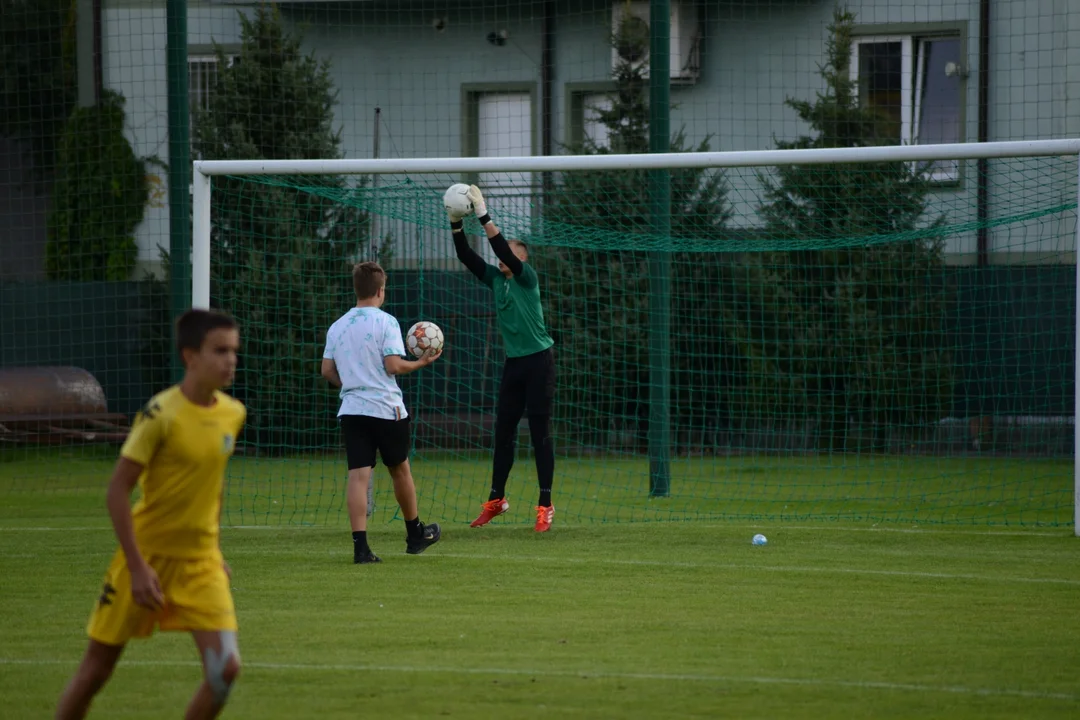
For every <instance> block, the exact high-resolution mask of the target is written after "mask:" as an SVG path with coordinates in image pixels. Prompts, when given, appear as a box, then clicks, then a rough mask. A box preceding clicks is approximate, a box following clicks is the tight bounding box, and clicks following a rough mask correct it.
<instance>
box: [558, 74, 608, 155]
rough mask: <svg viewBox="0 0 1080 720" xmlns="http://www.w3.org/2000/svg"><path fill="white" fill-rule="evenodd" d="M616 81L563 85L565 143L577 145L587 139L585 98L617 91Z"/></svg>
mask: <svg viewBox="0 0 1080 720" xmlns="http://www.w3.org/2000/svg"><path fill="white" fill-rule="evenodd" d="M615 90H616V87H615V83H614V82H611V81H610V80H608V81H601V82H573V83H566V85H565V86H564V87H563V92H564V94H565V101H564V102H565V103H566V105H565V107H566V115H565V118H564V125H563V144H564V145H565V146H567V147H575V146H577V145H578V144H580V143H582V142H584V140H585V98H587V97H589V96H590V95H604V94H610V93H613V92H615Z"/></svg>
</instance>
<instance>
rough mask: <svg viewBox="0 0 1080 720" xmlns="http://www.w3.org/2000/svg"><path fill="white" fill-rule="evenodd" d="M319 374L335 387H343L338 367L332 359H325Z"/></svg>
mask: <svg viewBox="0 0 1080 720" xmlns="http://www.w3.org/2000/svg"><path fill="white" fill-rule="evenodd" d="M319 373H320V374H321V375H322V376H323V377H324V378H326V381H327V382H328V383H330V384H331V385H333V386H334V387H338V388H339V387H341V376H340V375H338V371H337V365H336V364H335V363H334V360H333V359H332V358H323V361H322V367H321V368H320V370H319Z"/></svg>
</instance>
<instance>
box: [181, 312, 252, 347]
mask: <svg viewBox="0 0 1080 720" xmlns="http://www.w3.org/2000/svg"><path fill="white" fill-rule="evenodd" d="M236 328H237V325H236V320H234V319H233V317H232V315H229V314H228V313H225V312H221V311H220V310H198V309H191V310H188V311H187V312H185V313H184V314H183V315H181V316H180V317H179V318H177V319H176V351H177V352H179V353H181V354H183V352H184V350H194V351H196V352H198V351H199V350H201V349H202V346H203V343H204V342H206V336H207V335H209V334H210V332H211V331H212V330H235V329H236Z"/></svg>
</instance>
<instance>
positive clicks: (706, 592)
mask: <svg viewBox="0 0 1080 720" xmlns="http://www.w3.org/2000/svg"><path fill="white" fill-rule="evenodd" d="M51 457H53V460H55V459H56V458H55V456H51ZM925 460H926V462H924V463H922V464H920V462H922V459H917V460H916V461H915V462H914V463H911V462H910V459H907V458H905V459H899V458H876V459H874V460H873V461H871V460H868V459H866V458H861V459H859V460H858V461H857V462H856V460H854V459H852V460H848V461H847V462H846V463H841V462H839V461H837V460H836V459H835V458H834V459H832V460H828V459H821V458H742V459H738V460H724V461H715V462H713V461H705V460H702V459H698V460H694V461H680V463H678V464H677V467H679V466H682V467H685V468H690V469H692V470H694V472H695V473H696V474H691V473H690V472H689V471H687V472H685V473H684V474H683V475H677V477H682V478H684V480H685V479H690V480H691V481H692V487H693V488H695V489H694V490H693V492H686V491H685V488H676V490H677V492H676V495H675V497H673V498H671V499H668V500H654V501H648V500H646V499H642V498H641V497H640V495H641V493H640V492H637V491H635V489H634V488H635V483H638V482H639V481H640V479H641V478H640V469H641V468H640V464H635V462H634V461H630V460H619V459H606V460H593V461H590V462H588V463H586V462H585V461H581V462H575V461H565V462H564V463H563V466H564V469H565V470H566V472H565V473H564V472H562V471H561V472H560V475H559V478H560V482H561V483H562V485H561V488H562V492H563V495H562V496H559V495H557V496H556V504H557V506H559V502H560V497H561V498H562V499H564V500H565V502H564V504H563V505H562V506H561V507H559V514H558V515H557V516H556V528H555V530H554V531H553V532H552V533H550V534H548V535H536V534H535V533H533V532H532V531H531V529H530V528H529V527H528V526H527V525H526V524H525V523H526V522H527V521H528V520H529V519H530V515H531V512H530V511H531V506H532V503H533V502H534V500H533V498H532V497H531V486H532V483H531V482H530V479H529V477H528V471H530V470H531V468H530V467H529V465H528V464H527V463H522V468H520V470H521V472H520V473H519V474H518V475H517V476H516V477H515V479H514V480H513V482H514V483H516V487H520V488H522V494H524V493H525V490H524V488H525V487H528V488H529V490H530V497H528V498H522V501H521V502H519V503H517V504H516V505H515V507H514V508H513V513H512V514H513V517H512V519H511V521H510V522H506V523H502V524H499V525H495V524H493V525H492V526H489V527H487V528H483V529H480V530H473V529H470V528H468V527H467V525H466V524H465V522H464V521H465V520H468V519H471V516H472V513H474V512H475V511H476V510H477V501H478V500H479V499H480V496H481V495H482V491H483V487H484V485H485V484H486V483H485V476H486V464H485V463H483V462H480V461H475V462H468V461H462V460H460V459H459V460H457V461H448V460H446V459H443V461H442V462H440V463H438V464H436V463H435V462H432V461H431V460H425V461H423V462H418V463H417V476H418V479H419V481H420V483H421V491H422V493H423V495H424V500H423V505H424V508H425V509H424V514H425V516H426V517H427V518H428V519H438V520H440V521H444V539H443V542H442V543H440V544H439V545H437V546H436V547H434V548H433V549H431V550H429V551H428V552H427V553H426V554H424V555H422V556H419V557H411V556H406V555H404V554H403V549H404V542H403V539H402V534H403V529H402V526H401V523H400V522H399V521H395V520H392V517H393V513H392V511H391V509H390V508H389V507H388V502H389V495H388V483H387V481H385V480H381V479H380V489H381V490H382V491H383V492H382V494H381V495H380V509H379V511H378V513H377V518H376V520H375V522H374V523H373V526H372V527H373V531H372V544H373V546H374V548H375V550H376V551H377V552H379V553H380V554H381V555H382V556H383V559H384V563H383V564H382V565H380V566H375V567H372V566H354V565H352V564H351V558H350V555H349V553H350V549H351V548H350V541H349V537H348V532H347V525H346V521H345V518H344V515H343V514H342V512H341V511H340V510H339V509H338V506H339V505H340V493H341V488H340V483H338V485H339V486H338V487H335V488H333V489H332V490H331V488H330V487H329V485H332V484H333V483H332V481H328V480H323V479H322V476H323V475H325V476H327V477H332V476H333V474H334V472H335V471H334V470H333V469H332V468H333V467H334V466H333V465H332V464H329V461H326V460H323V459H318V458H305V459H293V460H289V461H261V460H251V459H243V458H238V459H237V462H236V463H235V465H234V468H233V474H232V482H233V485H231V489H230V505H229V517H230V519H231V520H232V522H233V523H237V522H239V520H240V519H243V520H244V521H245V523H244V524H259V523H262V524H266V523H284V522H289V523H291V524H292V525H291V526H287V527H281V526H278V527H274V526H270V527H264V528H249V529H243V528H227V529H226V530H225V531H224V532H223V540H222V542H223V547H224V550H225V553H226V556H227V557H228V559H229V561H230V563H231V564H232V567H233V570H234V579H233V590H234V595H235V598H236V602H237V608H238V612H239V616H240V624H241V635H240V643H241V650H242V654H243V658H244V662H245V670H244V674H243V676H242V678H241V681H240V682H239V684H238V686H237V688H236V690H235V691H234V693H233V695H232V698H231V700H230V705H229V708H228V710H227V712H226V716H227V717H231V718H260V719H272V718H295V717H320V718H337V717H341V718H346V717H349V718H352V717H358V716H375V717H402V718H413V717H417V718H420V717H423V718H430V717H469V718H474V717H480V718H484V717H499V718H510V717H512V718H531V717H545V718H549V717H552V716H556V717H558V716H566V717H583V718H584V717H590V718H593V717H612V718H615V717H619V718H624V717H719V716H723V717H740V718H759V717H760V718H777V717H784V718H832V717H838V718H851V717H875V718H879V717H880V718H892V717H895V718H911V717H941V718H998V717H1000V718H1006V717H1039V718H1055V717H1062V718H1066V717H1068V718H1073V717H1077V716H1078V713H1080V690H1078V689H1077V687H1078V686H1077V683H1076V677H1077V676H1080V652H1078V651H1077V648H1078V647H1080V625H1077V623H1076V621H1075V619H1076V617H1077V615H1078V613H1080V564H1078V563H1077V562H1076V554H1077V548H1078V545H1077V542H1078V541H1077V540H1076V539H1075V538H1073V537H1072V529H1071V528H1070V527H1059V528H1054V529H1038V528H1022V529H1017V530H1010V529H1007V528H996V529H995V528H988V527H986V525H987V523H992V522H994V518H995V517H998V516H996V515H995V514H994V513H995V512H999V511H1000V512H1003V513H1005V511H1004V510H1000V508H1002V507H1007V508H1009V509H1008V511H1007V513H1005V515H1002V517H1008V518H1015V517H1017V513H1022V512H1031V513H1034V514H1035V515H1034V516H1033V517H1038V518H1041V519H1043V520H1046V519H1048V518H1052V519H1054V520H1055V522H1066V520H1065V519H1064V518H1065V517H1066V516H1065V514H1064V511H1062V510H1060V509H1058V508H1057V507H1056V504H1057V502H1058V497H1059V494H1060V495H1067V497H1068V500H1069V504H1070V505H1071V492H1069V491H1068V490H1067V489H1066V490H1061V489H1060V487H1059V486H1060V483H1061V482H1063V480H1062V477H1063V476H1065V475H1068V476H1069V477H1071V464H1065V463H1051V462H1042V463H1026V462H1024V463H1022V462H1006V461H1001V460H997V461H982V460H950V461H945V460H930V459H925ZM111 462H112V461H111V458H110V457H108V456H106V455H104V454H102V455H101V456H99V457H95V456H91V455H73V456H71V457H69V458H68V459H67V461H66V462H64V463H62V464H61V465H59V466H58V465H57V464H56V463H55V462H53V463H52V464H51V465H44V464H42V463H41V461H40V460H38V461H34V460H33V459H31V458H29V457H28V456H26V455H25V454H24V455H23V456H22V457H21V458H18V457H16V458H12V457H9V458H6V459H5V461H4V462H2V463H0V547H2V548H3V552H2V554H0V577H3V582H0V607H3V609H4V611H3V612H4V614H3V617H4V622H3V623H0V698H3V703H4V707H3V711H2V712H0V715H2V716H3V717H4V718H38V717H48V716H49V714H50V713H51V710H52V708H53V706H54V704H55V701H56V698H57V697H58V695H59V693H60V691H61V689H62V687H63V685H64V684H65V682H66V681H67V679H68V678H69V677H70V675H71V673H72V672H73V670H74V668H75V663H76V662H77V661H78V658H79V657H80V655H81V653H82V651H83V649H84V647H85V643H86V638H85V635H84V627H85V623H86V620H87V617H88V614H89V612H90V610H91V607H92V605H93V602H94V601H95V599H96V597H97V594H98V592H99V584H100V582H101V576H102V573H103V572H104V569H105V566H106V564H107V562H108V559H109V557H110V555H111V553H112V551H113V549H114V540H113V538H112V534H111V532H110V531H109V529H108V523H107V519H106V516H105V513H104V509H103V491H104V482H105V478H106V476H107V472H108V469H109V466H110V465H111ZM454 462H457V463H460V464H458V465H455V464H453V463H454ZM324 463H327V464H324ZM905 463H909V464H908V465H906V470H907V475H906V477H909V478H914V477H917V476H919V475H924V476H925V478H926V479H925V480H923V481H922V482H923V485H922V488H921V490H920V492H916V491H915V485H916V481H915V480H908V481H904V482H907V484H908V486H906V487H904V488H903V489H902V490H901V489H898V488H894V491H893V492H889V491H888V489H887V486H888V483H889V482H892V483H893V484H894V485H896V484H898V483H899V482H901V480H902V478H901V474H902V473H903V472H904V469H905V465H904V464H905ZM567 466H568V467H567ZM57 467H62V468H63V471H62V474H61V473H60V472H58V471H57ZM589 468H592V469H593V472H592V473H591V474H590V473H588V472H586V471H587V470H588V469H589ZM720 472H726V473H727V475H726V476H724V478H726V480H725V482H720V481H719V480H717V477H719V475H717V474H714V473H720ZM305 473H306V475H305ZM935 473H936V474H935ZM976 474H978V477H979V478H980V479H979V480H978V481H977V480H976V478H975V475H976ZM305 477H308V478H311V479H313V480H314V479H319V480H320V482H327V483H328V486H324V487H323V488H321V489H320V490H319V492H314V491H311V492H304V493H301V492H300V491H301V490H303V489H304V487H305V485H304V478H305ZM259 478H262V480H261V481H260V480H259ZM731 478H735V479H731ZM946 478H949V479H950V480H949V481H948V482H947V481H946ZM1039 478H1042V479H1039ZM238 479H243V481H244V482H246V483H248V484H247V485H245V486H243V489H244V493H245V494H244V495H241V494H240V491H239V488H240V486H238V485H236V483H237V480H238ZM620 479H622V480H621V481H620ZM35 483H37V484H35ZM425 483H426V484H425ZM574 483H576V484H574ZM815 483H817V484H816V485H815ZM511 487H514V485H512V486H511ZM950 488H953V492H949V490H950ZM956 488H960V491H959V494H957V493H956V492H955V489H956ZM680 489H681V490H683V492H682V493H680V492H678V490H680ZM815 489H816V490H817V492H818V493H819V494H820V497H819V498H818V499H815V495H814V492H815ZM557 492H558V488H557ZM710 493H711V494H710ZM594 495H595V498H594V497H593V496H594ZM693 495H696V500H695V501H696V502H697V503H698V504H699V505H703V506H705V507H704V509H703V510H702V511H701V516H702V517H703V518H707V516H708V515H711V514H716V515H721V514H723V513H724V512H728V513H729V514H730V515H731V516H733V517H734V516H736V515H739V514H741V515H745V516H759V517H761V518H762V519H761V520H758V521H748V520H738V519H732V520H728V521H723V522H720V521H716V520H710V519H702V520H698V521H693V522H689V521H688V522H640V523H617V522H607V523H601V522H595V521H594V520H615V519H619V518H621V517H623V514H624V513H625V514H629V515H632V516H634V517H637V518H642V519H644V518H653V519H662V518H665V517H673V516H676V515H675V514H674V513H675V511H674V510H672V508H675V509H677V510H678V512H685V510H684V509H685V508H690V507H691V505H692V502H691V500H692V499H693V498H692V496H693ZM923 497H925V498H927V500H926V503H927V504H926V505H919V504H918V503H917V502H912V500H913V499H921V498H923ZM302 498H306V499H308V502H309V503H315V509H311V507H312V506H311V505H309V506H308V508H307V509H304V506H303V504H302V501H301V500H302ZM773 498H775V499H773ZM901 498H902V499H904V502H900V499H901ZM1040 498H1041V499H1042V505H1041V506H1040V504H1039V502H1040ZM1047 498H1049V500H1048V499H1047ZM275 499H276V500H278V502H279V504H282V505H283V507H282V509H280V510H274V509H273V505H272V501H273V500H275ZM943 500H944V501H948V502H950V503H952V506H953V507H955V508H957V509H966V510H967V511H969V515H968V517H967V519H966V520H965V519H960V520H958V521H957V522H966V523H972V522H975V523H978V524H979V527H971V526H970V525H965V526H964V527H962V528H961V527H957V526H956V525H955V524H954V525H935V526H934V527H932V528H929V529H924V528H922V527H920V528H918V529H914V528H913V525H912V523H899V522H894V523H882V522H876V523H875V522H869V521H857V520H854V519H843V520H833V521H825V520H820V519H819V520H813V521H811V520H798V519H797V518H798V517H799V513H800V512H803V513H804V514H806V515H812V513H809V512H804V511H808V510H812V509H813V510H816V515H813V516H814V517H819V518H824V517H829V516H839V517H847V516H845V515H844V514H843V513H844V512H849V513H850V516H854V515H855V514H865V515H872V514H875V513H886V512H888V508H890V507H892V508H893V512H894V513H895V514H897V515H899V514H901V513H905V514H907V515H908V516H911V517H913V518H915V519H919V520H925V521H926V522H933V521H934V520H935V519H937V521H938V522H941V521H943V520H946V519H949V518H951V517H952V515H950V513H951V512H953V511H950V510H946V509H945V507H946V504H947V503H943V502H942V501H943ZM1005 500H1008V502H1005ZM935 501H936V502H938V504H937V505H935V504H933V503H934V502H935ZM731 502H737V503H738V505H737V507H736V508H735V509H730V508H725V503H731ZM780 502H783V503H787V504H789V505H792V504H793V505H795V506H796V509H795V511H793V512H791V513H790V515H791V518H790V519H784V518H782V517H773V518H771V519H767V518H766V516H767V515H769V514H770V513H776V512H777V510H776V508H777V507H778V506H776V505H774V504H773V503H780ZM920 502H921V500H920ZM992 502H999V503H1002V504H1001V505H998V506H990V505H988V503H992ZM680 503H681V504H680ZM994 507H998V508H999V510H997V511H995V510H994ZM564 508H565V509H566V510H565V512H564ZM627 508H629V509H627ZM973 508H980V510H979V512H978V513H975V512H974V510H972V509H973ZM439 510H443V511H444V512H436V511H439ZM957 514H958V513H957ZM249 516H250V518H249ZM683 517H690V515H684V516H683ZM249 521H250V522H249ZM301 522H314V523H316V526H315V527H302V526H301V525H300V523H301ZM875 524H876V527H875ZM755 532H763V533H765V534H766V535H768V537H769V544H768V545H767V546H765V547H753V546H751V545H750V537H751V536H752V535H753V533H755ZM197 662H198V658H197V656H196V653H195V651H194V648H193V646H192V644H191V641H190V639H189V638H188V637H186V636H184V635H182V634H159V635H157V636H155V637H154V638H152V639H150V640H147V641H137V642H134V643H133V644H132V646H131V647H130V648H129V650H128V651H127V653H126V654H125V656H124V659H123V661H122V662H121V666H120V669H119V670H118V672H117V674H116V675H115V676H114V678H113V680H112V681H111V682H110V684H109V685H108V687H107V688H106V690H105V691H104V693H103V694H102V695H101V697H100V698H99V700H98V701H97V703H96V704H95V708H94V713H93V714H92V716H93V717H109V718H144V717H165V716H175V715H176V712H177V710H176V709H177V708H179V707H181V706H182V705H183V704H184V703H186V701H187V699H188V698H189V696H190V695H191V693H192V692H193V690H194V688H195V686H196V684H197V682H198V678H199V670H198V665H197Z"/></svg>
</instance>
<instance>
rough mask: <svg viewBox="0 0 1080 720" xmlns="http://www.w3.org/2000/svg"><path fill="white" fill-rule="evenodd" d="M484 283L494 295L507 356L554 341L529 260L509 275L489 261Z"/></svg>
mask: <svg viewBox="0 0 1080 720" xmlns="http://www.w3.org/2000/svg"><path fill="white" fill-rule="evenodd" d="M484 284H485V285H487V286H488V287H489V288H491V291H492V294H494V296H495V317H496V318H497V319H498V321H499V333H500V334H501V335H502V339H503V348H504V349H505V350H506V357H508V358H515V357H524V356H525V355H532V354H533V353H538V352H542V351H544V350H547V349H548V348H549V347H551V346H552V345H554V344H555V341H554V340H552V339H551V336H550V335H548V332H547V327H546V326H545V324H544V308H543V307H541V305H540V282H539V279H538V278H537V277H536V271H535V270H533V269H532V267H531V266H530V265H529V264H528V263H522V272H521V275H519V276H517V277H513V276H512V277H509V278H508V277H505V276H504V275H503V274H502V273H501V272H499V268H497V267H495V266H494V265H488V266H487V270H486V271H485V273H484Z"/></svg>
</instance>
